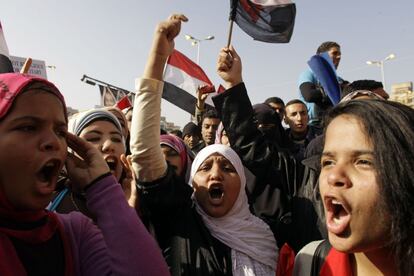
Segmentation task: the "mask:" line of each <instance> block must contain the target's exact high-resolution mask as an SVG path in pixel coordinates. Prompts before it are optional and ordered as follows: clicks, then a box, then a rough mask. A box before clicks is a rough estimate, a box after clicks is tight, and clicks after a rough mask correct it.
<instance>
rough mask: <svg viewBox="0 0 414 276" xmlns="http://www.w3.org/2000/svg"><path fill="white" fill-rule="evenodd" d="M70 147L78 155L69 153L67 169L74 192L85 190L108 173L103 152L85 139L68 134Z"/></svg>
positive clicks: (67, 138)
mask: <svg viewBox="0 0 414 276" xmlns="http://www.w3.org/2000/svg"><path fill="white" fill-rule="evenodd" d="M66 140H67V143H68V146H69V147H70V148H71V149H72V150H73V151H74V153H76V154H77V155H78V156H76V155H75V154H73V153H68V157H67V159H66V169H67V172H68V176H69V178H70V180H71V183H72V188H73V189H74V190H79V191H81V190H84V189H85V188H86V187H87V186H88V185H89V184H91V182H92V181H93V180H95V179H97V178H98V177H99V176H101V175H104V174H105V173H108V172H109V171H110V170H109V167H108V164H107V163H106V162H105V160H104V158H103V156H102V154H101V152H100V151H99V150H98V149H97V148H95V147H94V146H93V145H92V144H91V143H89V142H87V141H85V140H84V139H82V138H80V137H78V136H76V135H73V134H72V133H67V136H66Z"/></svg>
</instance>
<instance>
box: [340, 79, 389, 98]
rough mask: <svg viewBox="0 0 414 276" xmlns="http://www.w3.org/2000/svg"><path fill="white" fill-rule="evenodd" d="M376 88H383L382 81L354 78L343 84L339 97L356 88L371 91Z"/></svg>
mask: <svg viewBox="0 0 414 276" xmlns="http://www.w3.org/2000/svg"><path fill="white" fill-rule="evenodd" d="M378 88H384V86H383V85H382V82H379V81H375V80H356V81H353V82H351V83H349V84H347V85H345V87H344V89H342V91H341V99H342V98H343V97H345V96H346V95H348V94H351V93H352V92H354V91H357V90H368V91H371V92H373V91H374V90H376V89H378Z"/></svg>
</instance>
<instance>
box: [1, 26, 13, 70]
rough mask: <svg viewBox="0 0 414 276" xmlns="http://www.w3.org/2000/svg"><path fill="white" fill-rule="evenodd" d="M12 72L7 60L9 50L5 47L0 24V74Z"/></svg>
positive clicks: (9, 62)
mask: <svg viewBox="0 0 414 276" xmlns="http://www.w3.org/2000/svg"><path fill="white" fill-rule="evenodd" d="M12 72H14V70H13V65H12V63H11V61H10V58H9V48H8V47H7V43H6V39H5V38H4V34H3V28H2V26H1V22H0V74H1V73H12Z"/></svg>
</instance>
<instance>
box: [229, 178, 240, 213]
mask: <svg viewBox="0 0 414 276" xmlns="http://www.w3.org/2000/svg"><path fill="white" fill-rule="evenodd" d="M229 183H230V186H229V189H228V192H229V196H228V198H229V207H230V208H231V207H233V205H234V203H235V202H236V200H237V198H238V196H239V193H240V186H241V185H240V180H239V177H238V176H233V177H231V179H230V181H229Z"/></svg>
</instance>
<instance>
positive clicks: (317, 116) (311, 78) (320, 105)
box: [299, 41, 343, 128]
mask: <svg viewBox="0 0 414 276" xmlns="http://www.w3.org/2000/svg"><path fill="white" fill-rule="evenodd" d="M324 52H327V53H328V55H329V57H330V58H331V59H332V63H333V64H334V66H335V69H337V68H338V66H339V62H340V60H341V47H340V46H339V44H338V43H336V42H333V41H327V42H324V43H322V44H321V45H320V46H319V47H318V49H317V51H316V54H321V53H324ZM338 81H339V82H340V83H341V82H343V80H342V79H341V78H338ZM299 90H300V99H302V100H304V101H305V103H306V106H307V108H308V114H309V124H310V125H313V126H316V127H319V128H322V119H323V115H324V114H325V112H326V110H327V109H328V108H330V107H331V106H332V102H331V101H330V99H329V97H328V95H327V94H326V93H325V91H324V90H323V88H322V86H321V84H320V82H319V80H318V79H317V78H316V76H315V74H314V73H313V72H312V70H311V69H310V68H308V69H307V70H306V71H304V72H303V73H302V74H301V75H300V77H299Z"/></svg>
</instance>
